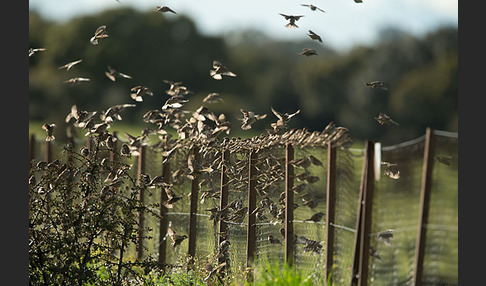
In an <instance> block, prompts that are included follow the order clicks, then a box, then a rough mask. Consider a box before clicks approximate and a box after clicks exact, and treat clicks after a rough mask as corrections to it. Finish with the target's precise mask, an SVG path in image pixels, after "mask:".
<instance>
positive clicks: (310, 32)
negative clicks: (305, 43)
mask: <svg viewBox="0 0 486 286" xmlns="http://www.w3.org/2000/svg"><path fill="white" fill-rule="evenodd" d="M307 35H308V36H309V37H310V38H311V39H313V40H317V41H319V42H321V43H322V39H321V36H319V35H318V34H316V33H314V32H313V31H312V30H309V34H307Z"/></svg>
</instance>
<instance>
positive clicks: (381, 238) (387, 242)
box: [376, 229, 393, 246]
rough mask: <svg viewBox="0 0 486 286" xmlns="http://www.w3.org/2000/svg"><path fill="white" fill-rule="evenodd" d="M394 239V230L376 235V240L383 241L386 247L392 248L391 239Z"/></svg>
mask: <svg viewBox="0 0 486 286" xmlns="http://www.w3.org/2000/svg"><path fill="white" fill-rule="evenodd" d="M392 238H393V229H387V230H385V231H382V232H379V233H378V234H377V235H376V239H377V240H379V241H382V242H383V243H384V244H385V245H388V246H390V244H391V243H390V239H392Z"/></svg>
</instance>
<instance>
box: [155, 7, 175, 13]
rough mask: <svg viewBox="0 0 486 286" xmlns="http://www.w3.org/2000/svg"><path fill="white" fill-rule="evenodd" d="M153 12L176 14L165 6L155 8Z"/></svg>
mask: <svg viewBox="0 0 486 286" xmlns="http://www.w3.org/2000/svg"><path fill="white" fill-rule="evenodd" d="M155 11H157V12H161V13H165V12H171V13H174V14H177V13H176V12H175V11H174V10H172V9H171V8H169V7H167V6H157V8H156V9H155Z"/></svg>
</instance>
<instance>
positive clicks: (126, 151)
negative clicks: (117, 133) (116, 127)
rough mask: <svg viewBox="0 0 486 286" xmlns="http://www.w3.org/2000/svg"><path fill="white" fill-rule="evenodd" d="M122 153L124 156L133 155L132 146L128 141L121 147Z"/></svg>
mask: <svg viewBox="0 0 486 286" xmlns="http://www.w3.org/2000/svg"><path fill="white" fill-rule="evenodd" d="M120 155H122V156H130V155H131V152H130V147H129V146H128V144H127V143H123V144H122V146H121V148H120Z"/></svg>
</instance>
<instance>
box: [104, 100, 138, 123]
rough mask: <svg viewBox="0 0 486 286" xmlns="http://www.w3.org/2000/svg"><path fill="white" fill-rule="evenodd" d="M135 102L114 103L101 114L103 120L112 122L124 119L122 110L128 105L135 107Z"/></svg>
mask: <svg viewBox="0 0 486 286" xmlns="http://www.w3.org/2000/svg"><path fill="white" fill-rule="evenodd" d="M135 106H136V105H135V104H129V103H126V104H117V105H113V106H111V107H110V108H108V109H107V110H106V112H104V113H103V114H101V115H100V118H101V120H103V121H105V122H106V123H110V122H113V121H115V119H118V120H122V117H121V115H120V111H122V110H123V109H125V108H127V107H135Z"/></svg>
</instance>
